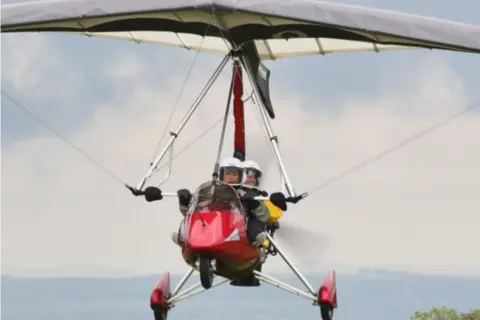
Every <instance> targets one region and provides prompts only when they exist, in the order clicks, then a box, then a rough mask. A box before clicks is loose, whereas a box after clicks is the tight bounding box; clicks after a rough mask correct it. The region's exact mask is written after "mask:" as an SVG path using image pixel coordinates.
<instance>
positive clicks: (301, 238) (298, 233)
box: [274, 221, 330, 267]
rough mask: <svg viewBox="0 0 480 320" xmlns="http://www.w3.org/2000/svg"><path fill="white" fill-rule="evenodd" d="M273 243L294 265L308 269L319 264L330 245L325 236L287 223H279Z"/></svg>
mask: <svg viewBox="0 0 480 320" xmlns="http://www.w3.org/2000/svg"><path fill="white" fill-rule="evenodd" d="M274 241H275V242H277V243H278V245H279V246H280V247H281V248H282V249H284V250H285V252H286V254H287V255H288V256H289V257H291V258H292V259H293V260H295V262H296V263H299V264H301V265H306V266H309V267H315V266H317V265H318V264H319V263H320V262H321V260H322V258H323V257H324V255H325V253H326V251H327V248H328V245H329V243H330V239H329V238H328V237H327V236H326V235H323V234H321V233H318V232H316V231H313V230H311V229H308V228H305V227H303V226H299V225H294V224H292V223H288V222H287V221H281V222H280V228H279V229H278V230H277V231H276V232H275V235H274Z"/></svg>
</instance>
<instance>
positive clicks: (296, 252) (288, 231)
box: [247, 139, 330, 267]
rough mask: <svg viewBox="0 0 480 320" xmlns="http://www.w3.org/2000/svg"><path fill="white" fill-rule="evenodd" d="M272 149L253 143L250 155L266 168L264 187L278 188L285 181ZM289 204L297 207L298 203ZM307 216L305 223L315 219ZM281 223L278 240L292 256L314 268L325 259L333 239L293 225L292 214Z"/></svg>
mask: <svg viewBox="0 0 480 320" xmlns="http://www.w3.org/2000/svg"><path fill="white" fill-rule="evenodd" d="M259 140H260V139H255V140H252V141H259ZM270 149H271V148H270V147H269V146H265V144H261V145H260V144H258V143H257V144H252V145H250V150H249V156H248V157H247V158H248V159H251V160H253V161H255V162H257V163H258V165H259V166H260V168H261V169H262V182H261V184H262V189H264V190H275V189H278V185H281V184H282V179H281V172H279V171H278V170H275V169H274V168H273V167H274V166H276V163H275V161H273V160H274V158H273V156H274V155H273V154H272V151H271V150H270ZM272 169H273V170H272ZM278 173H280V174H278ZM282 188H283V186H282ZM289 207H290V208H294V206H289ZM293 210H294V209H293ZM293 210H292V211H293ZM288 213H290V211H288V212H287V213H286V215H288ZM297 216H298V217H299V219H302V216H301V213H300V214H299V215H297ZM286 218H287V219H286ZM303 218H304V220H300V221H302V222H304V223H308V222H311V221H310V220H309V219H308V217H306V216H305V215H303ZM284 219H285V220H284ZM279 224H280V228H279V229H278V230H277V231H276V232H275V237H274V241H275V242H278V245H279V246H280V247H281V248H284V250H285V251H286V254H287V255H288V256H289V257H291V258H292V259H294V260H295V261H296V262H297V263H299V264H302V265H303V264H304V265H308V266H310V267H314V266H315V265H317V264H318V263H319V262H320V261H321V259H322V257H323V256H324V254H325V252H326V250H327V248H328V245H329V243H330V239H329V238H328V237H327V236H326V235H323V234H321V233H319V232H317V231H313V230H311V229H309V228H306V227H305V226H302V225H298V224H293V223H291V222H290V221H289V220H288V217H284V218H283V219H281V221H279Z"/></svg>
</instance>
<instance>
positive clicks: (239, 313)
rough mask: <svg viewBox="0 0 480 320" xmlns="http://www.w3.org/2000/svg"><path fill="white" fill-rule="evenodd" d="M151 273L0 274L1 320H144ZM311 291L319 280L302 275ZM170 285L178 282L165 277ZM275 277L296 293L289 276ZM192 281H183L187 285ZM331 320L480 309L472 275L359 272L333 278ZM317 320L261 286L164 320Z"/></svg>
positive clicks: (298, 302) (302, 303)
mask: <svg viewBox="0 0 480 320" xmlns="http://www.w3.org/2000/svg"><path fill="white" fill-rule="evenodd" d="M157 278H158V276H142V277H122V278H92V277H75V278H73V277H72V278H50V279H48V278H15V277H11V276H8V275H5V276H2V311H1V312H2V313H1V318H2V320H25V319H35V320H53V319H68V320H80V319H81V320H87V319H88V320H110V319H111V320H130V319H131V320H140V319H152V316H151V312H150V309H149V305H148V304H149V295H150V292H151V289H152V287H153V286H154V284H155V282H156V281H157ZM308 278H309V280H310V281H311V283H312V285H314V286H318V285H319V284H320V283H321V281H322V277H321V276H318V275H309V276H308ZM172 280H173V284H172V286H175V285H176V283H177V282H178V280H179V277H178V276H176V277H173V279H172ZM282 280H283V281H285V282H288V283H291V284H295V285H296V286H297V287H299V288H302V285H301V283H300V282H299V281H298V280H296V279H295V278H294V277H290V276H289V277H286V276H284V277H282ZM194 281H198V279H197V277H194V279H191V280H190V281H189V282H188V283H187V286H188V285H191V284H193V283H194ZM337 282H338V283H337V284H338V294H339V309H338V310H337V311H336V315H335V318H336V319H339V320H357V319H361V320H387V319H388V320H406V319H408V317H409V316H410V315H411V314H413V312H415V311H416V310H418V309H428V308H430V307H431V306H434V305H437V306H442V305H445V306H450V307H454V308H457V309H458V310H461V311H468V310H469V309H471V308H474V307H477V308H478V307H480V278H474V277H454V276H427V275H419V274H410V273H407V272H396V271H394V272H391V271H388V270H368V269H364V270H361V271H360V272H358V273H357V274H337ZM245 318H247V319H248V320H257V319H262V320H264V319H266V318H268V319H275V320H280V319H293V320H295V319H302V320H303V319H320V315H319V312H318V310H317V309H316V308H315V307H313V306H312V305H311V303H310V302H309V301H308V300H305V299H303V298H300V297H297V296H294V295H291V294H289V293H287V292H284V291H281V290H279V289H276V288H273V287H271V286H269V285H264V286H263V287H260V288H235V287H231V286H228V285H226V286H223V287H218V288H214V289H212V290H211V291H210V292H205V293H201V294H199V295H198V296H195V297H193V298H191V299H190V300H186V301H182V302H179V303H178V305H177V307H176V308H174V309H173V310H172V312H171V314H170V319H169V320H175V319H179V320H183V319H185V320H195V319H197V320H215V319H219V320H220V319H221V320H225V319H229V320H237V319H238V320H243V319H245Z"/></svg>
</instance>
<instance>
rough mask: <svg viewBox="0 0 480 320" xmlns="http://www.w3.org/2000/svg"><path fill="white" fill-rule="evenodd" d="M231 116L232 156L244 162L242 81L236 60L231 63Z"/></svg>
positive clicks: (240, 69)
mask: <svg viewBox="0 0 480 320" xmlns="http://www.w3.org/2000/svg"><path fill="white" fill-rule="evenodd" d="M233 72H234V79H233V116H234V121H235V138H234V149H233V150H234V151H233V156H234V157H235V158H237V159H239V160H240V161H245V157H246V146H245V114H244V106H243V100H242V96H243V79H242V67H241V65H240V62H239V61H238V59H234V62H233Z"/></svg>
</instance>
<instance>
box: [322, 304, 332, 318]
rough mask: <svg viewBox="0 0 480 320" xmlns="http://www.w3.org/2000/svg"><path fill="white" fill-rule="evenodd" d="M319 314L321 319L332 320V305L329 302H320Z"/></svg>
mask: <svg viewBox="0 0 480 320" xmlns="http://www.w3.org/2000/svg"><path fill="white" fill-rule="evenodd" d="M320 315H321V316H322V320H333V307H332V306H331V305H329V304H326V303H322V304H320Z"/></svg>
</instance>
